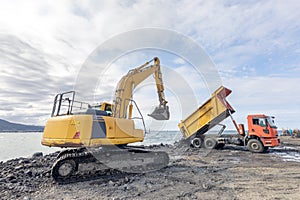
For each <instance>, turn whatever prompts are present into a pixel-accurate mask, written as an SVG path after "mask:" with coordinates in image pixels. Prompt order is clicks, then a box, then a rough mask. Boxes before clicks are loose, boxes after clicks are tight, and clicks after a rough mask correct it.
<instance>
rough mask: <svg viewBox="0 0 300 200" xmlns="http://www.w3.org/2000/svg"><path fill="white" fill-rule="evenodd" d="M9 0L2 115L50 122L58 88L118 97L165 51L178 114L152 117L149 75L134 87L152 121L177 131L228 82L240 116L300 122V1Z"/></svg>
mask: <svg viewBox="0 0 300 200" xmlns="http://www.w3.org/2000/svg"><path fill="white" fill-rule="evenodd" d="M0 3H1V7H0V66H1V67H0V118H1V119H5V120H8V121H11V122H20V123H25V124H33V125H44V124H45V122H46V120H47V119H48V118H49V116H50V113H51V109H52V102H53V98H54V96H55V95H56V94H57V93H60V92H64V91H68V90H73V89H75V90H76V91H77V92H78V93H79V95H78V97H79V98H81V99H82V100H87V101H90V102H91V103H95V102H100V101H112V99H113V94H114V89H115V87H116V85H117V82H118V80H120V79H121V77H122V75H124V74H126V72H127V71H128V70H129V69H132V68H134V67H137V66H139V65H141V64H143V63H145V62H146V61H148V60H151V59H152V58H153V57H154V56H158V57H159V58H160V60H161V65H162V71H163V79H164V83H165V87H166V97H167V100H168V101H169V106H170V111H171V119H170V121H169V122H154V121H153V120H151V119H150V118H148V117H147V113H149V112H150V111H151V109H153V108H154V106H155V105H156V104H157V96H156V91H155V84H154V79H153V78H152V77H150V78H149V79H147V80H146V81H145V82H144V83H143V84H141V85H140V86H139V87H138V88H137V90H136V91H135V93H134V98H135V99H136V101H137V103H138V105H139V107H140V108H141V110H142V113H143V115H144V117H145V119H146V124H147V125H148V127H152V128H153V127H154V128H157V127H160V128H162V129H170V130H176V129H177V123H178V122H179V121H180V120H181V119H184V118H185V117H187V116H188V114H189V113H191V112H192V111H193V110H194V109H196V108H197V106H199V105H201V104H202V103H203V102H204V101H205V100H207V99H208V98H209V97H210V94H211V92H213V89H214V88H216V85H224V86H226V87H227V88H230V89H231V90H232V94H231V95H230V96H228V101H229V102H230V103H231V105H232V106H233V107H234V108H235V110H236V113H235V114H234V118H235V119H236V121H238V122H239V123H246V116H247V115H248V114H253V113H265V114H267V115H272V116H275V117H276V118H275V120H276V124H277V126H278V127H279V128H280V129H281V128H300V120H299V118H300V106H299V105H300V87H299V83H300V77H299V74H300V56H299V54H300V21H299V19H300V12H299V10H300V3H299V1H297V0H286V1H281V0H277V1H276V0H270V1H268V0H266V1H255V0H248V1H237V0H227V1H220V0H210V1H201V0H199V1H189V0H182V1H162V0H161V1H159V0H155V1H151V0H145V1H125V0H124V1H108V0H107V1H96V0H94V1H93V0H91V1H76V0H74V1H71V0H69V1H67V0H62V1H59V2H55V3H54V2H53V1H38V0H36V1H33V0H28V1H17V0H12V1H4V0H0ZM150 42H151V43H150ZM197 45H198V46H197ZM196 46H197V48H196ZM187 47H188V48H187ZM194 47H195V48H194ZM198 47H200V48H198ZM185 50H186V51H185ZM197 59H198V60H197ZM203 60H205V62H204V61H203ZM202 61H203V62H202ZM201 62H202V63H201ZM195 63H196V64H195ZM199 63H200V64H199ZM208 66H209V67H208ZM199 69H200V73H199ZM208 69H209V70H208ZM209 71H210V72H211V71H213V73H214V75H215V76H214V78H212V77H211V76H209V75H207V72H209ZM151 78H152V79H151ZM90 95H92V98H88V97H90ZM224 123H225V124H226V125H227V126H228V128H229V129H232V128H233V126H232V125H231V122H230V121H229V120H225V122H224Z"/></svg>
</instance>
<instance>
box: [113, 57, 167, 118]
mask: <svg viewBox="0 0 300 200" xmlns="http://www.w3.org/2000/svg"><path fill="white" fill-rule="evenodd" d="M152 61H154V64H153V65H149V64H150V62H152ZM151 74H154V76H155V82H156V88H157V92H158V99H159V106H158V107H156V108H155V110H154V111H153V112H152V113H151V114H150V115H149V116H151V117H152V118H154V119H156V120H168V119H169V117H170V113H169V107H168V106H167V103H168V102H167V101H166V99H165V94H164V86H163V81H162V74H161V70H160V61H159V59H158V58H157V57H155V58H154V59H152V60H151V61H149V62H146V63H145V64H143V65H141V66H139V67H137V68H135V69H132V70H130V71H129V72H128V73H127V74H126V75H125V76H123V77H122V79H121V80H120V81H119V83H118V85H117V89H116V92H115V98H114V104H115V106H114V117H115V118H131V112H132V111H131V110H132V106H131V105H129V104H130V102H131V101H132V94H133V91H134V89H135V88H136V87H137V86H138V85H139V84H140V83H141V82H143V81H144V80H145V79H146V78H148V77H149V76H150V75H151ZM128 106H129V109H128Z"/></svg>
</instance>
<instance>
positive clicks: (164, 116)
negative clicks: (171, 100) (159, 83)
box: [148, 105, 170, 120]
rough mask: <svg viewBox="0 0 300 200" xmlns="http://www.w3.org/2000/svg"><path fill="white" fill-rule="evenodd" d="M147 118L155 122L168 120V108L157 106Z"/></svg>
mask: <svg viewBox="0 0 300 200" xmlns="http://www.w3.org/2000/svg"><path fill="white" fill-rule="evenodd" d="M148 116H150V117H152V118H153V119H156V120H168V119H169V118H170V112H169V106H162V105H159V106H157V107H156V108H155V109H154V111H153V112H152V113H151V114H148Z"/></svg>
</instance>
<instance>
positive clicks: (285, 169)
mask: <svg viewBox="0 0 300 200" xmlns="http://www.w3.org/2000/svg"><path fill="white" fill-rule="evenodd" d="M281 140H282V141H283V146H282V147H280V148H276V149H272V150H270V151H269V152H268V153H263V154H253V153H251V152H249V151H246V150H245V149H244V148H242V147H235V146H227V147H225V148H224V149H222V150H205V149H190V148H189V147H188V146H185V145H182V144H181V143H180V144H175V145H173V146H164V145H162V146H154V147H150V148H151V149H152V150H164V151H167V152H168V153H169V156H170V159H171V160H170V163H169V165H168V166H167V167H166V168H164V169H161V170H159V171H155V172H148V173H144V174H128V173H120V172H116V171H111V172H108V173H106V174H103V175H101V176H97V177H96V178H93V179H89V180H85V181H82V182H74V183H69V184H58V183H56V182H54V181H53V179H52V178H51V176H50V169H51V165H52V164H53V162H54V160H55V157H56V155H57V153H54V154H51V155H45V156H43V155H41V154H40V153H36V154H34V155H33V156H32V158H18V159H14V160H10V161H7V162H0V169H1V172H0V198H1V199H176V198H179V199H217V198H219V199H298V198H299V196H300V162H296V161H297V159H299V158H300V139H295V138H291V137H282V138H281ZM298 161H299V160H298Z"/></svg>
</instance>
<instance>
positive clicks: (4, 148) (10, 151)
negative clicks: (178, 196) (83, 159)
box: [0, 131, 182, 161]
mask: <svg viewBox="0 0 300 200" xmlns="http://www.w3.org/2000/svg"><path fill="white" fill-rule="evenodd" d="M181 137H182V135H181V133H180V132H179V131H151V132H150V133H146V136H145V140H144V141H143V142H137V143H134V144H133V145H145V146H149V145H151V144H161V143H163V144H173V143H174V142H175V141H177V140H180V139H181ZM41 140H42V133H40V132H27V133H23V132H9V133H0V144H1V145H0V161H6V160H9V159H13V158H19V157H31V156H32V155H33V154H34V153H35V152H43V153H44V154H49V153H53V152H56V151H61V150H62V148H59V147H47V146H43V145H42V144H41Z"/></svg>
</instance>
